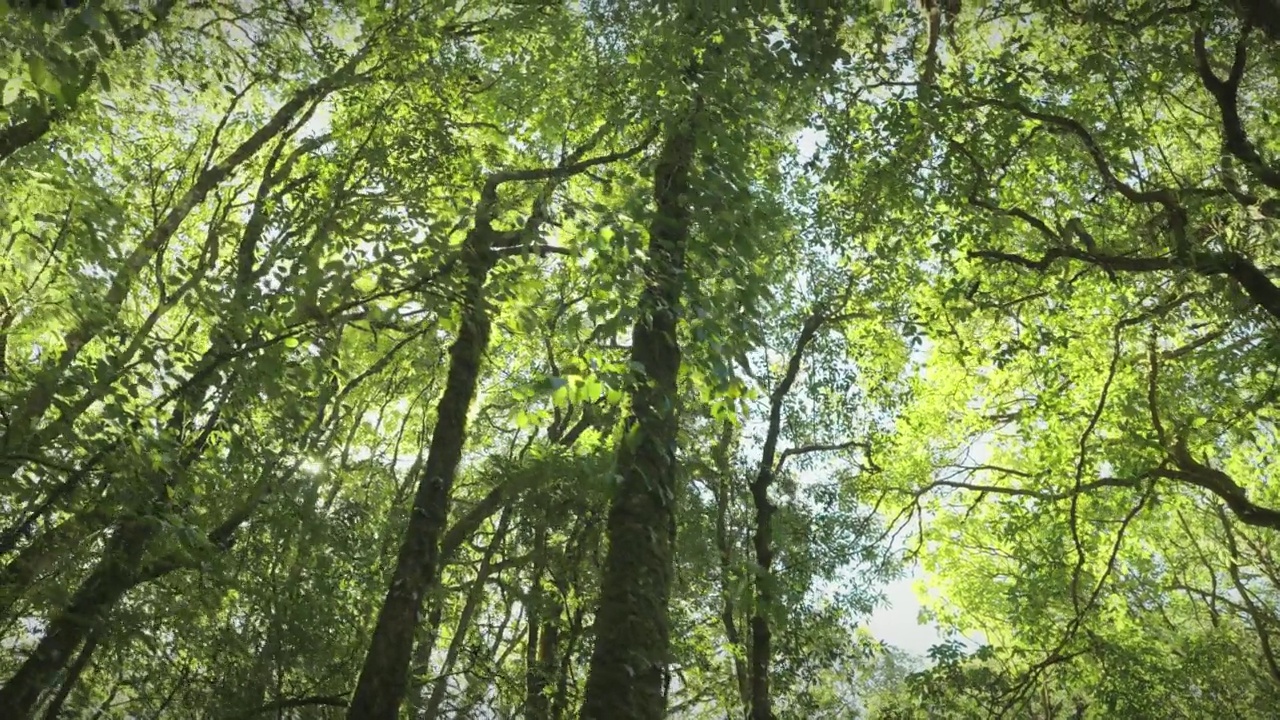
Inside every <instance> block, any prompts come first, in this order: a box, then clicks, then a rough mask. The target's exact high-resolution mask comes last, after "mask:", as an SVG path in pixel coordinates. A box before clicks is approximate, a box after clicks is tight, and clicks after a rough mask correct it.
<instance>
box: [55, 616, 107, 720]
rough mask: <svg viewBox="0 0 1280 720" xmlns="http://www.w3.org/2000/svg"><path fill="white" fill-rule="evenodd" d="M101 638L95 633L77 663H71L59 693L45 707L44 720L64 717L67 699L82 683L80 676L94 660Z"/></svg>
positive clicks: (77, 656)
mask: <svg viewBox="0 0 1280 720" xmlns="http://www.w3.org/2000/svg"><path fill="white" fill-rule="evenodd" d="M99 637H101V633H97V632H95V633H94V634H93V635H91V636H90V637H89V639H88V640H86V641H85V643H84V646H83V647H81V648H80V652H79V654H77V655H76V660H75V662H73V663H71V667H69V668H67V676H66V677H64V678H63V679H62V683H61V684H60V685H58V691H57V692H56V693H54V694H53V699H51V700H50V701H49V704H48V705H47V706H46V707H45V709H44V720H58V717H59V716H61V715H62V705H63V704H64V703H65V702H66V701H67V697H68V696H69V695H71V691H72V690H74V689H75V686H76V683H77V682H79V681H80V675H81V674H83V673H84V670H85V668H87V667H89V661H90V660H91V659H93V651H94V650H95V649H97V647H98V638H99Z"/></svg>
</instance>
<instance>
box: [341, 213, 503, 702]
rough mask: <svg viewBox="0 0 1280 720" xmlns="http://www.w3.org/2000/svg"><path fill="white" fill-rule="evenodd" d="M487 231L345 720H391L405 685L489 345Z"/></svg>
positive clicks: (471, 250)
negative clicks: (401, 535) (405, 521)
mask: <svg viewBox="0 0 1280 720" xmlns="http://www.w3.org/2000/svg"><path fill="white" fill-rule="evenodd" d="M492 234H493V233H492V231H491V230H490V229H489V228H487V227H486V226H484V225H481V226H478V227H475V228H473V229H472V230H471V232H470V234H469V235H468V237H467V239H466V243H465V248H464V252H465V253H466V259H465V260H466V267H467V279H466V281H465V285H464V287H463V294H462V303H461V305H460V308H459V309H460V314H461V316H462V318H461V320H462V322H461V327H460V329H459V331H458V337H457V339H455V340H454V342H453V345H452V346H451V347H450V348H449V372H448V376H447V379H446V381H445V390H444V394H443V395H442V396H441V397H440V402H439V404H438V405H437V406H436V425H435V427H434V428H433V429H432V432H431V447H430V449H429V450H428V452H427V461H426V463H425V465H424V466H423V468H422V471H421V472H420V474H419V478H418V489H417V492H416V494H415V495H414V498H413V509H412V510H411V511H410V514H409V527H408V529H407V530H406V531H405V535H404V541H403V542H402V543H401V545H400V553H399V556H398V557H397V560H396V567H395V570H394V572H393V573H392V576H391V584H390V587H389V588H388V590H387V596H386V599H385V600H384V601H383V603H382V608H381V609H380V610H379V611H378V620H377V625H376V626H375V627H374V631H373V639H372V641H371V642H370V644H369V650H368V652H367V653H366V655H365V659H364V664H363V666H362V668H361V670H360V678H359V680H358V681H357V682H356V691H355V695H354V697H353V698H352V700H351V706H350V707H349V708H348V711H347V718H348V719H349V720H395V718H396V717H397V716H398V715H399V712H400V703H401V702H402V701H403V700H404V695H405V690H406V689H407V687H408V681H409V663H410V660H411V659H412V655H413V638H414V633H415V632H416V631H417V627H418V614H419V613H420V612H421V611H422V600H423V597H424V596H425V595H426V592H427V590H428V589H429V588H430V587H431V585H432V583H434V582H435V580H436V573H437V571H438V569H439V562H440V535H441V533H442V532H443V530H444V526H445V522H446V521H447V519H448V516H449V496H450V493H451V492H452V491H453V479H454V475H455V474H456V473H457V470H458V463H459V462H460V461H461V459H462V447H463V444H464V443H465V441H466V432H467V413H468V412H469V411H470V409H471V401H472V399H473V398H474V397H475V391H476V383H477V382H478V380H479V377H480V360H481V357H482V356H483V354H484V351H485V348H486V347H487V346H488V344H489V323H490V320H489V313H488V311H487V310H486V309H485V306H484V283H485V279H486V278H487V277H488V275H489V271H490V270H491V269H492V268H493V265H494V262H495V259H496V257H495V255H494V253H493V250H492V249H491V236H492Z"/></svg>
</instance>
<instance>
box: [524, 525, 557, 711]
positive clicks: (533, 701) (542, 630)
mask: <svg viewBox="0 0 1280 720" xmlns="http://www.w3.org/2000/svg"><path fill="white" fill-rule="evenodd" d="M533 556H534V569H533V578H532V580H531V581H530V583H529V598H530V600H529V633H528V637H527V638H526V639H525V648H524V650H525V655H524V668H525V677H524V717H525V720H546V718H547V714H548V713H549V712H551V707H550V698H548V697H547V696H546V693H545V690H546V687H547V684H548V682H549V677H548V673H547V671H546V663H545V658H546V655H547V653H548V652H551V649H550V647H544V645H546V644H547V643H553V644H554V643H555V642H556V637H555V633H556V632H557V631H558V630H559V628H558V627H557V625H556V621H557V620H558V619H559V617H558V616H559V613H558V612H556V613H549V612H547V610H548V605H549V603H548V602H547V600H548V598H547V593H546V592H544V591H543V589H542V576H543V574H544V573H545V572H546V563H547V528H546V526H545V525H543V524H539V525H538V526H537V527H536V528H535V529H534V539H533ZM550 604H554V602H553V603H550Z"/></svg>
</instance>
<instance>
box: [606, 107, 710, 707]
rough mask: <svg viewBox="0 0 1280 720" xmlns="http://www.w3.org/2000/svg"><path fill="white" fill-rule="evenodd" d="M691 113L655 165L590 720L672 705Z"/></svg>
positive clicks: (672, 132) (677, 125) (670, 136)
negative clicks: (667, 681) (668, 683)
mask: <svg viewBox="0 0 1280 720" xmlns="http://www.w3.org/2000/svg"><path fill="white" fill-rule="evenodd" d="M692 120H693V118H692V117H689V118H686V119H684V120H683V121H681V122H675V123H672V125H671V126H670V127H669V128H668V130H667V136H666V139H665V142H664V144H663V147H662V150H661V153H660V154H659V158H658V162H657V166H656V168H655V170H654V190H653V194H654V203H655V206H656V212H655V215H654V218H653V222H652V225H651V227H650V231H649V252H648V258H649V260H648V264H647V266H646V268H645V272H646V275H647V281H646V287H645V290H644V293H643V295H642V297H641V301H640V302H641V305H640V308H641V309H640V314H639V317H638V319H637V321H636V324H635V327H634V328H633V330H632V335H631V337H632V339H631V360H632V362H633V363H635V367H637V368H638V369H639V368H642V369H643V370H640V371H639V373H638V374H639V375H640V377H638V378H637V379H636V382H635V386H634V388H633V390H632V393H631V414H630V417H628V418H627V421H626V426H625V432H624V438H623V441H622V443H621V448H620V449H619V452H618V475H619V478H618V482H619V484H618V487H617V489H616V491H615V493H614V497H613V501H612V503H611V506H610V509H609V518H608V525H607V528H608V537H609V551H608V555H607V558H606V560H605V568H604V577H603V580H602V585H601V592H600V603H599V608H598V610H597V611H596V620H595V637H596V640H595V649H594V651H593V653H592V656H591V670H590V675H589V677H588V680H587V689H586V698H585V700H584V702H583V706H582V718H583V719H584V720H631V719H633V718H634V719H636V720H639V719H641V718H643V719H646V720H650V719H652V720H656V719H657V718H661V717H662V716H663V715H664V711H665V704H666V698H665V693H664V692H663V688H664V676H665V673H666V666H667V660H668V658H667V655H668V646H669V644H670V637H669V633H670V629H669V627H668V621H667V604H668V601H669V598H670V594H671V578H672V573H673V565H672V546H673V535H674V532H673V529H674V523H675V493H676V483H675V471H676V464H675V463H676V461H675V453H676V376H677V374H678V371H679V368H680V345H679V342H678V340H677V337H676V323H677V319H678V309H679V305H680V297H681V288H682V285H683V282H684V280H683V274H684V266H685V247H686V244H687V242H688V237H689V210H688V207H687V204H686V203H687V200H686V195H687V193H688V190H689V168H690V166H691V165H692V163H693V155H694V129H693V124H692Z"/></svg>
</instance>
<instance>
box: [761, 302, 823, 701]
mask: <svg viewBox="0 0 1280 720" xmlns="http://www.w3.org/2000/svg"><path fill="white" fill-rule="evenodd" d="M825 320H826V317H825V316H824V315H823V314H822V313H821V312H815V313H813V314H812V315H810V316H809V317H808V319H806V320H805V323H804V326H803V327H802V328H801V330H800V336H799V338H798V339H797V340H796V346H795V349H794V350H793V351H792V353H791V358H790V360H789V361H788V362H787V369H786V373H785V374H784V375H783V377H782V380H781V382H779V383H778V386H777V387H775V388H774V389H773V393H772V394H771V395H770V396H769V426H768V429H767V430H766V432H765V438H764V447H763V448H762V449H761V451H760V469H759V471H758V472H757V474H756V477H755V480H753V481H752V482H751V499H752V502H753V503H754V504H755V508H756V527H755V531H754V533H753V534H752V538H751V544H752V547H753V548H754V549H755V553H756V566H757V568H756V572H757V575H756V582H755V590H756V597H755V608H754V610H753V612H752V614H751V715H750V717H751V720H774V714H773V698H772V697H771V695H770V692H769V665H770V662H771V661H772V658H773V628H772V627H771V626H770V624H769V616H770V614H771V613H772V610H773V513H774V511H775V510H776V506H775V505H774V504H773V502H772V501H770V500H769V488H770V487H771V486H772V485H773V480H774V476H775V473H776V467H777V466H776V462H777V452H778V435H779V434H780V433H781V430H782V404H783V402H785V401H786V399H787V393H789V392H791V386H792V385H793V384H795V381H796V376H797V375H799V373H800V362H801V361H802V360H803V359H804V351H805V348H806V347H808V345H809V343H810V342H812V340H813V338H814V336H815V335H817V332H818V329H819V328H820V327H822V323H823V322H824V321H825Z"/></svg>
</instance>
